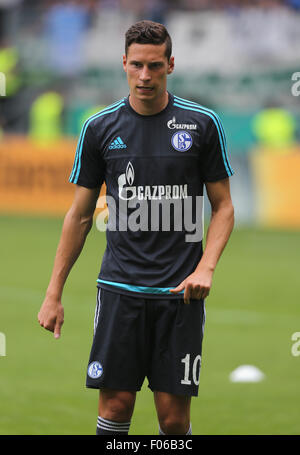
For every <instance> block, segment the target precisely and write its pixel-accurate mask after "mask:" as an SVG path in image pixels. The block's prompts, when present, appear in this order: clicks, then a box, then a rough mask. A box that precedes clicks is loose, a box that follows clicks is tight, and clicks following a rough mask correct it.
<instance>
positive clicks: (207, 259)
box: [171, 178, 234, 303]
mask: <svg viewBox="0 0 300 455" xmlns="http://www.w3.org/2000/svg"><path fill="white" fill-rule="evenodd" d="M205 186H206V191H207V195H208V198H209V201H210V204H211V219H210V223H209V226H208V230H207V236H206V245H205V249H204V252H203V256H202V258H201V260H200V262H199V264H198V265H197V267H196V269H195V271H194V272H193V273H192V274H191V275H189V276H188V277H187V278H186V279H185V280H183V281H182V282H181V283H180V284H179V285H178V286H177V287H176V288H174V289H171V292H173V293H178V292H180V291H182V290H183V289H184V303H189V301H190V299H191V298H193V299H205V298H206V297H207V296H208V295H209V291H210V289H211V286H212V278H213V273H214V271H215V268H216V266H217V263H218V261H219V259H220V256H221V254H222V252H223V250H224V248H225V246H226V244H227V242H228V240H229V237H230V234H231V232H232V229H233V226H234V208H233V204H232V200H231V195H230V183H229V178H225V179H223V180H219V181H216V182H206V184H205Z"/></svg>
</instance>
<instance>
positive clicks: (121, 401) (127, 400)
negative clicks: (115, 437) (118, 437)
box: [101, 394, 134, 422]
mask: <svg viewBox="0 0 300 455" xmlns="http://www.w3.org/2000/svg"><path fill="white" fill-rule="evenodd" d="M133 407H134V400H133V398H132V397H131V396H130V395H124V394H122V395H120V396H118V395H116V396H114V397H111V398H109V399H108V400H106V402H105V406H104V408H103V409H102V412H101V414H102V415H101V417H103V418H104V419H108V420H112V421H113V422H128V421H129V420H130V419H131V416H132V413H133Z"/></svg>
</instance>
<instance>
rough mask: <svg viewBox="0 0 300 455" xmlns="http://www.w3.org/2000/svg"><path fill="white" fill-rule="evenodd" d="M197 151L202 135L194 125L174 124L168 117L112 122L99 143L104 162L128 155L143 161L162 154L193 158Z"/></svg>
mask: <svg viewBox="0 0 300 455" xmlns="http://www.w3.org/2000/svg"><path fill="white" fill-rule="evenodd" d="M193 127H194V129H193ZM201 151H202V137H201V134H200V132H199V130H197V125H186V124H180V123H179V124H174V123H172V120H170V121H166V120H165V121H162V122H151V123H150V122H145V123H144V124H141V123H132V122H127V123H125V124H124V125H122V127H118V125H112V126H111V128H110V129H109V131H107V134H106V135H105V139H104V141H103V144H102V153H103V157H104V160H105V161H106V163H109V161H111V160H118V159H121V160H122V159H124V158H126V157H129V156H130V157H132V158H133V157H136V158H144V159H146V160H147V159H151V158H153V159H159V158H163V157H167V158H170V159H175V160H177V159H179V160H181V161H185V160H186V159H189V158H191V159H193V160H194V159H195V158H198V157H199V156H200V155H201Z"/></svg>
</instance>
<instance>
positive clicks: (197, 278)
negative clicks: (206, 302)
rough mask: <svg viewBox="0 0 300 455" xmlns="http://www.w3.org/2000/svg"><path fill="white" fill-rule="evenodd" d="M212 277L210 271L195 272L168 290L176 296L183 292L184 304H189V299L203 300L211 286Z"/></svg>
mask: <svg viewBox="0 0 300 455" xmlns="http://www.w3.org/2000/svg"><path fill="white" fill-rule="evenodd" d="M212 275H213V272H212V271H210V270H199V271H195V272H193V273H192V274H191V275H189V276H188V277H187V278H186V279H185V280H183V281H182V282H181V283H180V284H179V285H178V286H177V287H176V288H174V289H170V292H172V293H173V294H178V293H179V292H181V291H183V290H184V295H183V300H184V303H186V304H189V303H190V299H198V300H200V299H205V298H206V297H208V295H209V291H210V288H211V285H212Z"/></svg>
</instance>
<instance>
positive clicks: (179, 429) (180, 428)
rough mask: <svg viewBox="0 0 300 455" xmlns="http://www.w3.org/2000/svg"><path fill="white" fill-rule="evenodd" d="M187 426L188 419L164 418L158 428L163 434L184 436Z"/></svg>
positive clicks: (181, 417) (178, 417)
mask: <svg viewBox="0 0 300 455" xmlns="http://www.w3.org/2000/svg"><path fill="white" fill-rule="evenodd" d="M189 425H190V422H189V419H188V418H186V417H183V416H176V415H172V416H166V417H164V418H163V419H161V420H160V428H161V429H162V431H163V432H164V433H165V434H174V435H176V434H186V433H187V432H188V429H189Z"/></svg>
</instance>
